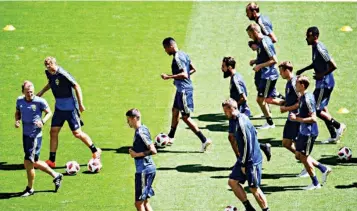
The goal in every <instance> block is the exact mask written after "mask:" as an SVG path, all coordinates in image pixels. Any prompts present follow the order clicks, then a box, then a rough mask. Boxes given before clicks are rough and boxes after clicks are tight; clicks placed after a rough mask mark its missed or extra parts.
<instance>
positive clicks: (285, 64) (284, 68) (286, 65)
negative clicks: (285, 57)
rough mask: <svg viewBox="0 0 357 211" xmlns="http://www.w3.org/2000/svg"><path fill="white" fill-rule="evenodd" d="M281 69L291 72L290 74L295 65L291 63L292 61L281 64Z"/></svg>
mask: <svg viewBox="0 0 357 211" xmlns="http://www.w3.org/2000/svg"><path fill="white" fill-rule="evenodd" d="M279 68H283V70H286V69H288V70H290V72H292V71H293V69H294V66H293V63H291V61H283V62H281V63H280V64H279Z"/></svg>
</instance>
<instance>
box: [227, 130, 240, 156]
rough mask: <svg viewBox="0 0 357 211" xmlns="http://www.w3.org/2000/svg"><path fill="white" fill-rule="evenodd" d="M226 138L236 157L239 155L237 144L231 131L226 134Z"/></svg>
mask: <svg viewBox="0 0 357 211" xmlns="http://www.w3.org/2000/svg"><path fill="white" fill-rule="evenodd" d="M228 140H229V142H230V143H231V146H232V149H233V151H234V153H235V154H236V157H237V158H238V157H239V149H238V144H237V140H236V138H235V137H234V134H233V133H229V134H228Z"/></svg>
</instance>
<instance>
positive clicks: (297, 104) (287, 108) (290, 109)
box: [280, 103, 299, 113]
mask: <svg viewBox="0 0 357 211" xmlns="http://www.w3.org/2000/svg"><path fill="white" fill-rule="evenodd" d="M298 108H299V103H295V104H294V105H292V106H280V111H281V113H284V112H287V111H293V110H296V109H298Z"/></svg>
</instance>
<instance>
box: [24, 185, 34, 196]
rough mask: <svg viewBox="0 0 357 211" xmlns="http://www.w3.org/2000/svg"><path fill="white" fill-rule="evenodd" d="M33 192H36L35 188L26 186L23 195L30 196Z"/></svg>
mask: <svg viewBox="0 0 357 211" xmlns="http://www.w3.org/2000/svg"><path fill="white" fill-rule="evenodd" d="M33 194H35V190H34V189H33V188H29V187H28V186H26V189H25V190H24V191H23V192H22V194H21V197H28V196H31V195H33Z"/></svg>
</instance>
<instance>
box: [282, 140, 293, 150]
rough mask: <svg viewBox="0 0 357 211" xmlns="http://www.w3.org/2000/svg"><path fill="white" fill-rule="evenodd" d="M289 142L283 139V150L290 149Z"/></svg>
mask: <svg viewBox="0 0 357 211" xmlns="http://www.w3.org/2000/svg"><path fill="white" fill-rule="evenodd" d="M291 144H292V143H291V142H290V141H288V140H286V139H283V147H285V148H290V147H291Z"/></svg>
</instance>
